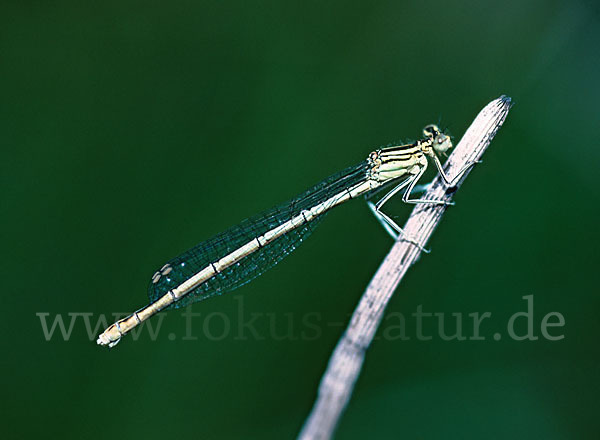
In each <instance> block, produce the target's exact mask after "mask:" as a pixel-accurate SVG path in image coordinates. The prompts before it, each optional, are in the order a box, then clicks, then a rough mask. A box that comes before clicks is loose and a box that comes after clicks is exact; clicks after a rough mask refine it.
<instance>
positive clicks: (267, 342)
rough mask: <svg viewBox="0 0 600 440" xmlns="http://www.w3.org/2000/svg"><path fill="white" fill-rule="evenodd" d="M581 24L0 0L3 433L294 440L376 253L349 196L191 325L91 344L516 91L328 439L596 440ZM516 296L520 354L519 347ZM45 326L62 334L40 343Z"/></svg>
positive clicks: (590, 53)
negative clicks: (257, 224) (210, 259)
mask: <svg viewBox="0 0 600 440" xmlns="http://www.w3.org/2000/svg"><path fill="white" fill-rule="evenodd" d="M599 21H600V13H599V7H598V3H597V2H592V1H570V2H556V1H515V2H482V1H466V2H441V1H419V2H403V1H398V2H362V3H358V2H356V3H351V2H342V1H336V2H317V1H309V2H295V1H294V2H293V1H285V2H276V1H275V2H267V1H261V2H218V1H201V2H191V1H182V2H170V3H169V2H156V1H143V2H142V1H121V2H114V1H104V2H53V1H46V2H29V1H3V2H2V4H1V6H0V79H1V81H0V112H1V114H0V142H1V144H2V158H1V160H0V178H1V179H2V185H1V191H2V195H1V203H2V223H3V226H2V243H3V252H2V257H1V258H2V268H3V269H2V277H3V285H4V288H3V300H4V301H3V304H4V305H3V309H4V315H3V319H2V329H3V330H2V333H3V335H2V339H3V346H4V350H3V356H2V374H1V377H2V389H3V395H4V401H5V409H4V410H3V411H2V424H3V434H4V437H5V438H40V437H44V438H58V437H60V438H87V439H106V438H113V437H115V436H118V437H120V438H124V437H128V438H147V439H158V438H165V437H173V438H192V437H194V438H202V439H237V438H244V439H248V438H253V439H280V438H293V437H294V436H295V435H296V433H297V432H298V431H299V429H300V427H301V425H302V423H303V420H304V418H305V417H306V415H307V414H308V412H309V410H310V408H311V405H312V403H313V400H314V398H315V396H316V389H317V385H318V382H319V379H320V377H321V374H322V372H323V371H324V369H325V366H326V364H327V361H328V359H329V355H330V353H331V350H332V349H333V347H334V346H335V344H336V342H337V340H338V338H339V337H340V335H341V333H342V331H343V328H344V327H345V325H346V323H347V321H348V316H349V314H350V313H351V312H352V310H353V309H354V307H355V305H356V303H357V301H358V299H359V298H360V295H361V294H362V292H363V289H364V287H365V286H366V284H367V283H368V281H369V279H370V277H371V276H372V274H373V273H374V271H375V269H376V268H377V266H378V264H379V263H380V261H381V260H382V258H383V257H384V256H385V254H386V252H387V250H388V249H389V248H390V246H391V240H390V239H389V237H388V236H387V235H386V234H385V233H384V232H383V230H382V229H381V228H380V227H379V225H378V224H377V223H376V221H375V220H374V218H373V217H372V216H371V214H370V213H369V211H368V209H367V207H366V205H365V204H364V203H363V202H362V201H355V202H353V203H349V204H347V205H345V206H343V207H340V208H338V209H336V210H334V211H333V212H331V213H330V214H329V215H328V216H327V218H326V219H325V221H324V222H323V224H322V225H321V226H320V227H319V228H318V229H317V231H316V232H315V233H314V234H313V236H312V237H311V238H310V239H309V240H308V241H307V242H306V243H305V244H304V245H303V246H302V247H301V248H300V249H298V250H297V251H296V252H295V253H294V254H292V255H291V256H290V257H289V258H287V259H286V260H285V261H283V262H282V263H281V264H279V265H278V266H277V267H276V268H275V269H273V270H272V271H270V272H268V273H267V274H265V275H263V276H262V277H260V278H258V279H257V280H256V281H254V282H253V283H251V284H249V285H246V286H244V287H243V288H240V289H238V290H237V291H235V292H233V293H231V294H228V295H225V296H222V297H218V298H214V299H212V300H210V301H206V302H203V303H199V304H196V305H194V306H193V307H192V310H193V312H194V313H198V314H200V315H199V316H194V317H189V319H191V321H190V322H191V323H192V327H191V328H187V327H186V325H187V324H186V323H187V321H186V318H185V317H183V316H182V312H185V311H186V310H183V311H181V310H177V311H173V312H169V313H167V314H165V315H163V317H162V318H155V319H154V320H153V321H151V324H153V325H154V328H156V327H157V326H158V325H159V323H160V331H159V333H158V335H157V336H156V338H152V337H151V336H150V335H149V333H148V331H147V330H148V329H147V328H144V329H143V330H142V333H141V335H140V336H139V338H137V340H135V338H133V337H131V336H127V337H126V338H124V340H123V341H122V342H121V343H120V344H119V346H117V347H116V348H115V349H112V350H107V349H105V348H101V347H98V346H96V344H95V337H96V336H97V334H98V333H99V332H100V331H101V330H102V328H100V327H101V321H98V320H100V319H102V318H105V319H107V320H108V321H109V322H112V321H113V316H112V315H111V314H112V313H126V312H131V311H133V310H135V309H137V308H138V307H141V306H143V305H145V304H146V293H145V292H146V286H147V283H148V281H149V279H150V277H151V275H152V274H153V272H154V271H155V270H156V269H157V268H158V267H160V266H161V265H162V264H163V263H164V262H165V261H167V260H168V259H170V258H172V257H173V256H175V255H177V254H178V253H179V252H181V251H183V250H186V249H187V248H189V247H191V246H193V245H195V244H196V243H198V242H200V241H202V240H204V239H206V238H209V237H210V236H212V235H213V234H215V233H218V232H220V231H222V230H224V229H225V228H227V227H229V226H231V225H233V224H235V223H237V222H239V221H240V220H241V219H243V218H245V217H248V216H251V215H253V214H256V213H257V212H260V211H262V210H264V209H267V208H270V207H271V206H272V205H275V204H277V203H280V202H282V201H284V200H286V199H289V198H290V197H293V196H295V195H296V194H298V193H300V192H301V191H303V190H304V189H306V188H307V187H309V186H311V185H312V184H314V183H316V182H318V181H319V180H321V179H323V178H324V177H326V176H328V175H330V174H332V173H334V172H336V171H338V170H340V169H342V168H344V167H346V166H349V165H352V164H354V163H357V162H359V161H361V160H363V158H364V157H366V155H367V154H368V153H369V152H370V151H371V150H372V149H374V148H377V147H378V146H380V145H385V144H387V143H389V142H393V141H397V140H402V139H405V138H413V139H414V138H417V137H419V136H420V131H421V128H422V127H423V126H424V125H425V124H427V123H430V122H437V121H438V120H441V125H442V126H448V127H449V128H450V130H451V132H452V133H453V134H454V136H455V137H456V140H458V139H460V137H461V136H462V134H463V133H464V130H465V129H466V128H467V127H468V125H469V124H470V123H471V121H472V120H473V118H474V117H475V115H476V114H477V113H478V112H479V110H480V109H481V108H482V107H483V106H484V105H485V104H487V102H489V101H490V100H491V99H494V98H496V97H498V96H499V95H501V94H508V95H510V96H511V97H512V98H513V99H514V101H515V102H516V105H515V106H514V107H513V109H512V111H511V112H510V114H509V117H508V120H507V122H506V124H505V126H504V127H503V128H502V129H501V130H500V132H499V134H498V136H497V137H496V139H495V140H494V142H493V143H492V145H491V148H490V149H489V150H488V152H487V153H486V155H485V163H484V164H483V165H481V166H479V167H477V168H476V169H475V170H474V172H473V173H472V174H471V176H470V177H469V179H468V180H467V182H466V184H465V186H464V187H463V189H462V190H461V191H460V192H459V193H458V195H457V197H456V202H457V206H456V207H454V208H452V209H450V210H449V212H448V213H447V216H446V217H445V220H444V221H443V222H442V225H441V227H440V228H439V229H438V230H437V231H436V233H435V235H434V237H433V240H432V241H431V242H430V244H429V245H430V247H431V248H432V250H433V252H432V253H431V254H430V255H426V256H423V257H422V258H421V260H420V261H419V263H418V264H417V265H415V267H413V268H412V269H411V270H410V272H409V274H408V276H407V277H406V279H405V280H404V282H403V284H402V285H401V286H400V288H399V289H398V290H397V292H396V294H395V297H394V298H393V300H392V301H391V303H390V305H389V307H388V310H387V315H386V321H384V323H383V328H382V329H381V331H380V333H379V337H378V340H377V341H375V343H374V344H373V345H372V346H371V348H370V350H369V353H368V356H367V360H366V363H365V366H364V369H363V372H362V375H361V376H360V379H359V381H358V383H357V387H356V389H355V392H354V395H353V398H352V401H351V403H350V405H349V407H348V410H347V412H346V414H345V416H344V417H343V419H342V421H341V424H340V426H339V428H338V431H337V438H340V439H360V438H410V439H439V438H456V439H471V438H473V439H475V438H477V439H479V438H482V437H485V438H492V439H495V438H498V439H504V438H525V437H529V438H545V439H586V438H589V439H597V438H599V435H600V422H599V419H598V406H599V405H598V396H599V392H600V387H599V386H598V380H599V379H600V375H599V373H598V362H599V359H600V353H599V350H598V342H597V340H596V337H598V331H599V329H600V325H599V324H600V320H599V319H598V309H599V306H600V299H599V296H598V288H597V281H596V277H595V275H594V274H595V273H597V272H596V270H597V265H598V262H599V258H598V251H597V249H596V246H597V245H598V242H599V239H600V236H599V235H600V234H599V232H598V228H597V221H598V220H597V219H598V214H600V210H599V208H598V203H599V202H600V191H599V190H598V185H597V182H596V180H595V177H594V176H596V173H597V172H598V165H599V159H600V152H599V148H598V147H599V146H600V142H599V137H598V133H597V129H598V126H599V124H598V122H599V120H598V102H600V85H599V82H598V78H599V75H600V56H599V55H598V47H599V45H600V31H599V30H600V26H599ZM440 118H441V119H440ZM389 209H390V210H391V212H392V213H393V214H395V215H399V216H401V218H402V217H403V216H406V215H408V213H409V212H410V208H406V207H403V206H401V203H400V202H399V200H396V201H395V202H392V203H391V204H390V208H389ZM400 221H402V220H400ZM527 295H532V298H533V301H534V315H533V321H532V322H533V326H534V331H535V335H536V336H538V339H537V340H534V341H529V340H525V341H517V340H514V339H513V338H509V337H508V336H507V330H506V328H507V322H508V320H509V319H510V317H511V316H512V315H514V314H515V313H517V312H521V311H525V310H526V301H525V300H524V299H523V297H524V296H527ZM419 305H421V306H422V309H423V311H424V312H438V313H445V314H446V315H445V316H447V318H448V320H449V322H447V323H446V325H447V332H448V333H452V332H453V331H452V328H453V327H456V325H455V324H454V321H453V320H451V319H453V318H452V315H451V314H452V313H461V314H462V316H463V317H464V321H463V327H464V328H463V331H464V333H465V334H466V335H467V336H468V335H472V330H471V326H472V324H471V321H470V320H469V319H470V318H468V314H470V313H475V312H479V313H480V314H482V313H484V312H489V313H491V318H489V319H488V320H486V321H484V322H483V324H482V330H481V334H482V336H484V337H485V340H469V339H468V340H465V341H457V340H453V341H445V340H443V339H442V338H441V337H440V336H439V335H438V334H437V332H438V330H436V329H437V327H436V326H435V325H434V324H435V321H434V320H433V319H430V320H429V321H427V322H428V323H429V324H427V325H426V326H425V329H424V332H425V333H426V334H429V335H432V339H431V340H429V341H423V340H417V338H416V337H415V327H414V323H412V321H411V318H410V316H411V314H412V313H415V311H416V310H417V307H418V306H419ZM187 311H188V312H189V311H190V309H187ZM550 312H558V313H560V314H561V315H562V316H563V317H564V320H565V324H564V326H563V327H561V328H553V329H552V330H551V332H550V333H551V334H553V335H564V338H562V339H561V340H557V341H551V340H548V339H547V338H544V337H542V334H541V333H540V325H541V321H542V319H543V317H544V316H545V315H546V314H547V313H550ZM398 313H402V314H403V315H404V316H406V318H407V324H406V335H407V336H408V337H410V339H409V340H401V339H398V338H393V337H390V335H391V334H392V333H393V331H392V330H393V328H390V327H389V325H390V324H394V323H395V324H397V321H393V319H392V318H393V317H394V316H398ZM69 314H70V315H69ZM253 314H254V315H253ZM57 317H58V319H62V320H63V323H64V325H65V330H66V331H67V333H68V332H69V330H70V334H69V336H68V337H66V338H65V337H63V336H62V334H61V331H60V328H59V327H55V328H54V332H53V333H52V336H50V337H48V338H47V337H46V336H45V332H44V328H43V325H42V324H43V322H46V324H47V325H48V327H49V328H50V327H51V326H52V323H53V322H56V321H55V319H57ZM207 317H208V319H205V318H207ZM252 317H255V320H254V321H253V322H254V324H253V325H254V330H255V332H256V334H257V335H258V336H259V337H255V335H254V333H253V332H252V331H249V330H248V328H244V327H243V324H240V322H241V323H246V324H248V322H249V321H250V320H251V318H252ZM85 318H87V319H89V322H90V328H86V325H85ZM98 322H100V324H98ZM306 324H310V325H306ZM71 325H72V327H71ZM386 326H388V327H386ZM386 328H387V333H386ZM188 330H189V331H190V332H191V333H189V334H188V336H190V335H191V337H192V338H194V337H195V338H197V339H195V340H194V339H189V338H186V334H187V333H188ZM517 330H518V333H519V334H523V333H524V332H525V331H526V325H525V319H519V320H518V325H517ZM495 333H499V334H500V335H501V336H502V338H501V340H499V341H497V340H495V339H494V338H493V337H492V336H493V335H495ZM240 334H241V335H242V337H239V336H240ZM277 335H279V337H278V336H277ZM281 335H283V337H280V336H281ZM47 339H49V340H47ZM65 339H66V340H65ZM153 339H155V340H153Z"/></svg>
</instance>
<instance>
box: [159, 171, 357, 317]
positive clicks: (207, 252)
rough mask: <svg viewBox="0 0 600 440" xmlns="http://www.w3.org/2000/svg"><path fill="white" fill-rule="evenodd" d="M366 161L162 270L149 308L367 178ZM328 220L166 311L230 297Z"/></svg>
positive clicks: (270, 247)
mask: <svg viewBox="0 0 600 440" xmlns="http://www.w3.org/2000/svg"><path fill="white" fill-rule="evenodd" d="M367 170H368V164H367V162H366V161H364V162H362V163H360V164H358V165H356V166H353V167H350V168H347V169H345V170H344V171H342V172H340V173H338V174H335V175H333V176H330V177H329V178H327V179H325V180H323V181H322V182H320V183H318V184H317V185H315V186H313V187H312V188H310V189H309V190H307V191H305V192H304V193H303V194H301V195H300V196H298V197H296V198H294V199H292V200H290V201H288V202H286V203H282V204H281V205H279V206H277V207H275V208H273V209H270V210H268V211H265V212H263V213H261V214H258V215H256V216H254V217H251V218H249V219H246V220H244V221H242V222H241V223H240V224H239V225H237V226H234V227H232V228H230V229H228V230H227V231H225V232H222V233H221V234H218V235H216V236H215V237H213V238H211V239H209V240H206V241H204V242H202V243H200V244H198V245H197V246H195V247H193V248H192V249H190V250H188V251H186V252H184V253H183V254H181V255H179V256H178V257H176V258H174V259H172V260H171V261H169V262H168V263H167V264H166V265H164V266H163V267H162V268H161V269H159V270H158V271H157V272H156V273H155V274H154V276H153V277H152V281H151V282H150V286H149V288H148V297H149V299H150V301H151V302H154V301H156V300H157V299H159V298H160V297H161V296H163V295H165V294H166V293H167V292H168V291H169V290H171V289H174V288H175V287H177V286H178V285H180V284H181V283H183V282H184V281H186V280H187V279H189V278H190V277H192V276H193V275H195V274H196V273H198V272H199V271H200V270H202V269H204V268H205V267H207V266H209V265H210V264H211V263H214V262H216V261H218V260H219V259H220V258H222V257H224V256H225V255H227V254H229V253H231V252H233V251H234V250H236V249H238V248H240V247H241V246H243V245H244V244H246V243H248V242H249V241H251V240H254V239H255V238H256V237H258V236H260V235H263V234H264V233H265V232H267V231H269V230H271V229H273V228H275V227H277V226H279V225H281V224H283V223H285V222H287V221H288V220H290V219H291V218H293V217H295V216H297V215H299V214H300V213H301V212H302V211H303V210H305V209H310V208H311V207H313V206H315V205H317V204H319V203H321V202H323V201H325V200H327V199H329V198H330V197H332V196H333V195H335V194H337V193H339V192H341V191H343V190H344V189H346V188H350V187H352V186H354V185H356V184H357V183H359V182H362V181H363V180H364V179H365V178H366V174H367ZM323 217H324V215H320V216H319V217H317V218H315V219H313V220H312V221H310V222H308V223H305V224H303V225H302V226H300V227H298V228H296V229H294V230H292V231H290V232H288V233H287V234H285V235H283V236H281V237H279V238H278V239H276V240H274V241H272V242H271V243H269V244H267V245H265V246H263V247H261V248H260V249H258V250H257V251H255V252H253V253H252V254H250V255H248V256H247V257H245V258H244V259H242V260H240V261H239V262H238V263H236V264H234V265H232V266H230V267H228V268H227V269H226V270H224V271H223V272H220V273H218V274H216V275H215V276H214V277H212V278H211V279H209V280H207V281H206V282H205V283H203V284H201V285H199V286H198V287H196V288H195V289H194V290H192V291H191V292H189V293H188V294H187V295H185V296H184V297H182V298H181V299H180V300H179V301H177V302H176V303H173V304H172V305H171V306H170V307H168V308H167V310H168V309H172V308H180V307H185V306H187V305H189V304H192V303H194V302H197V301H201V300H203V299H206V298H209V297H211V296H214V295H221V294H223V293H226V292H230V291H232V290H234V289H236V288H237V287H239V286H242V285H244V284H246V283H247V282H249V281H251V280H253V279H254V278H256V277H257V276H259V275H261V274H262V273H264V272H266V271H267V270H268V269H270V268H271V267H273V266H275V265H276V264H277V263H279V262H280V261H281V260H282V259H283V258H285V257H286V256H287V255H289V254H290V253H291V252H293V251H294V250H295V249H296V248H297V247H298V246H299V245H300V244H301V243H302V241H304V239H306V238H307V237H308V235H309V234H310V233H311V232H312V231H313V229H314V228H315V227H316V226H317V225H318V224H319V222H320V221H321V220H322V218H323Z"/></svg>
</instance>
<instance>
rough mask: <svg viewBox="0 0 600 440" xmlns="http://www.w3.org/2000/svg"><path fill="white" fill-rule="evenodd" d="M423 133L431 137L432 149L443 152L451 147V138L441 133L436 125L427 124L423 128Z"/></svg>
mask: <svg viewBox="0 0 600 440" xmlns="http://www.w3.org/2000/svg"><path fill="white" fill-rule="evenodd" d="M423 134H424V135H425V136H426V137H428V138H429V139H431V141H432V147H433V149H434V150H435V151H436V152H438V153H445V152H446V151H448V150H449V149H450V148H452V139H450V136H448V135H447V134H445V133H442V132H441V131H440V129H439V128H438V126H437V125H435V124H429V125H428V126H426V127H425V128H424V129H423Z"/></svg>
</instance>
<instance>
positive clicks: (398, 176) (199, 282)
mask: <svg viewBox="0 0 600 440" xmlns="http://www.w3.org/2000/svg"><path fill="white" fill-rule="evenodd" d="M423 135H424V139H421V140H418V141H416V142H414V143H411V144H406V145H398V146H392V147H386V148H382V149H379V150H375V151H373V152H372V153H370V154H369V156H368V157H367V159H366V160H364V161H363V162H361V163H359V164H358V165H356V166H353V167H350V168H347V169H345V170H344V171H342V172H340V173H338V174H335V175H333V176H331V177H329V178H327V179H325V180H324V181H322V182H321V183H318V184H317V185H315V186H314V187H312V188H311V189H309V190H308V191H306V192H304V193H303V194H301V195H300V196H298V197H296V198H295V199H292V200H290V201H289V202H287V203H283V204H282V205H280V206H277V207H275V208H273V209H271V210H269V211H266V212H264V213H262V214H259V215H257V216H255V217H252V218H250V219H247V220H244V221H243V222H242V223H241V224H239V225H238V226H234V227H232V228H230V229H229V230H227V231H225V232H223V233H221V234H219V235H217V236H215V237H213V238H212V239H210V240H207V241H205V242H203V243H200V244H199V245H197V246H196V247H194V248H192V249H190V250H188V251H187V252H184V253H183V254H181V255H180V256H178V257H176V258H174V259H172V260H171V261H169V262H168V263H167V264H165V265H164V266H162V267H161V268H160V269H159V270H158V271H157V272H156V273H155V274H154V275H153V276H152V280H151V282H150V286H149V289H148V296H149V298H150V304H149V305H148V306H146V307H143V308H142V309H140V310H138V311H137V312H134V313H132V314H131V315H130V316H128V317H126V318H124V319H121V320H119V321H117V322H115V323H114V324H112V325H111V326H110V327H108V328H107V329H106V330H105V331H104V333H102V334H101V335H100V336H99V337H98V341H97V343H98V344H100V345H108V346H109V347H113V346H114V345H116V344H117V343H118V342H119V341H120V340H121V337H122V336H123V335H124V334H126V333H127V332H129V331H130V330H131V329H133V328H134V327H136V326H138V325H139V324H141V323H142V322H143V321H145V320H146V319H148V318H150V317H151V316H153V315H154V314H156V313H158V312H159V311H161V310H164V309H169V308H179V307H185V306H187V305H189V304H191V303H193V302H196V301H201V300H203V299H206V298H209V297H211V296H214V295H220V294H223V293H225V292H229V291H231V290H233V289H235V288H237V287H239V286H241V285H243V284H245V283H247V282H249V281H251V280H252V279H254V278H255V277H257V276H259V275H260V274H262V273H263V272H265V271H266V270H267V269H269V268H271V267H273V266H274V265H275V264H277V263H278V262H279V261H281V260H282V259H283V258H284V257H285V256H286V255H288V254H289V253H290V252H292V251H293V250H294V249H296V247H298V245H299V244H300V243H301V242H302V241H303V240H304V239H305V238H306V237H307V236H308V235H309V234H310V233H311V232H312V230H313V229H314V228H315V227H316V225H317V223H318V222H319V221H320V220H321V219H322V218H323V217H324V214H325V213H326V212H327V211H329V210H330V209H331V208H333V207H335V206H338V205H340V204H341V203H343V202H345V201H347V200H350V199H354V198H357V197H359V196H361V195H365V196H366V197H367V201H368V203H369V207H370V208H371V210H372V211H373V213H374V214H375V216H376V217H377V219H378V220H379V221H380V223H381V224H382V225H383V226H384V227H385V229H386V230H387V231H388V232H389V233H390V234H391V235H392V237H393V238H394V239H397V238H398V236H399V235H400V234H403V232H402V229H401V228H400V227H399V226H398V225H397V224H396V222H394V221H393V220H392V218H391V217H389V216H388V215H387V214H385V213H383V212H382V211H381V208H382V207H383V205H384V204H385V203H386V202H387V201H388V200H389V199H390V198H391V197H392V196H393V195H394V194H396V193H398V192H399V191H401V190H402V189H404V195H403V196H402V200H403V201H404V202H405V203H428V204H436V205H440V204H448V202H445V201H443V200H424V199H412V198H411V197H410V196H411V193H412V192H413V189H414V188H415V185H416V184H417V182H418V181H419V179H420V178H421V177H422V176H423V174H424V173H425V170H426V169H427V158H431V159H432V160H433V162H434V163H435V166H436V167H437V169H438V171H439V172H440V175H441V176H442V178H443V180H444V181H445V182H446V184H448V185H450V186H452V185H453V184H454V183H455V182H456V181H457V179H459V178H460V176H462V174H463V173H464V171H466V170H467V169H468V168H469V167H470V166H471V165H472V164H469V165H468V166H466V167H465V168H464V169H463V170H461V171H460V172H459V173H458V175H457V177H456V178H455V179H454V180H453V181H450V179H449V178H448V176H447V175H446V173H445V172H444V170H443V168H442V164H441V162H440V159H439V157H438V154H444V153H445V152H446V151H447V150H448V149H449V148H451V147H452V141H451V139H450V137H449V136H448V135H447V134H445V133H443V132H441V131H440V130H439V128H438V127H437V126H436V125H433V124H432V125H428V126H426V127H425V128H424V129H423ZM396 182H399V183H398V184H397V185H396V186H395V187H393V189H392V190H391V191H389V192H388V193H387V194H386V195H385V196H384V197H383V198H381V199H380V200H379V201H378V202H377V203H373V202H372V201H370V200H369V196H371V195H372V194H373V193H375V192H377V191H376V190H378V189H382V188H385V187H387V186H388V185H390V187H391V185H392V184H393V183H396ZM404 238H405V239H407V240H409V241H410V238H408V237H404ZM415 245H417V246H419V248H421V246H420V245H419V244H418V243H415ZM421 249H422V248H421Z"/></svg>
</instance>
